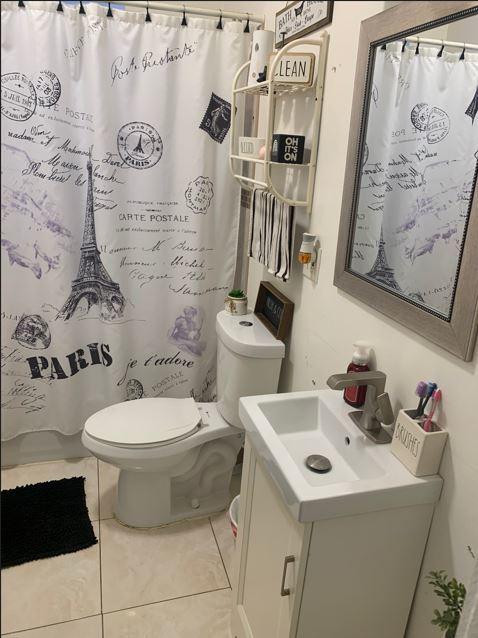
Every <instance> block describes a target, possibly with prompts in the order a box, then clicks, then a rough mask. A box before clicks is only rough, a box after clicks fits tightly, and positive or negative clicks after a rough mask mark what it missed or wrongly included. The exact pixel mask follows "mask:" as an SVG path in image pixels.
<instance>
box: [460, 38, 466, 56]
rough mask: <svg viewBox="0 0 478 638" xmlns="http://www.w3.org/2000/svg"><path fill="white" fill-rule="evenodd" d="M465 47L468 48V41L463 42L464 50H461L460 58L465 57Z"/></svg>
mask: <svg viewBox="0 0 478 638" xmlns="http://www.w3.org/2000/svg"><path fill="white" fill-rule="evenodd" d="M465 49H466V42H463V51H462V52H461V55H460V60H464V59H465Z"/></svg>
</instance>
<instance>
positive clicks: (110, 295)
mask: <svg viewBox="0 0 478 638" xmlns="http://www.w3.org/2000/svg"><path fill="white" fill-rule="evenodd" d="M91 153H92V150H91V148H90V152H89V156H88V162H87V164H86V168H87V172H88V186H87V196H86V214H85V228H84V231H83V242H82V244H81V249H80V265H79V267H78V275H77V276H76V279H73V281H72V284H71V292H70V296H69V297H68V299H67V300H66V302H65V304H64V305H63V307H62V309H61V310H60V312H59V313H58V315H57V319H64V320H65V321H67V320H68V319H70V318H71V317H72V316H73V315H74V314H75V312H76V311H77V309H78V305H79V304H80V301H81V302H82V304H86V308H85V309H84V310H85V314H87V313H88V312H89V311H90V308H91V307H92V306H95V305H96V306H98V307H99V310H100V315H101V317H102V318H103V319H106V320H112V319H117V318H118V317H121V316H122V315H123V309H124V306H125V299H124V297H123V295H122V293H121V290H120V287H119V284H117V283H115V282H114V281H113V280H112V279H111V277H110V276H109V274H108V273H107V271H106V268H105V267H104V266H103V263H102V261H101V257H100V251H99V250H98V247H97V245H96V229H95V212H94V199H93V166H92V163H91Z"/></svg>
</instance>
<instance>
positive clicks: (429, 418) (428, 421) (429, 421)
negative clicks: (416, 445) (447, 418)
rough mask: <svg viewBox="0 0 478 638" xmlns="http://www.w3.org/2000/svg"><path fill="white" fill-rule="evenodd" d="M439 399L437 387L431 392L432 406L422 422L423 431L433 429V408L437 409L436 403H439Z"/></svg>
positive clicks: (439, 391)
mask: <svg viewBox="0 0 478 638" xmlns="http://www.w3.org/2000/svg"><path fill="white" fill-rule="evenodd" d="M440 401H441V390H440V388H438V389H437V390H435V392H434V393H433V402H432V408H431V410H430V413H429V414H428V416H427V418H426V419H425V422H424V424H423V429H424V430H425V432H431V431H432V429H433V423H432V419H433V415H434V414H435V410H436V409H437V405H438V404H439V403H440Z"/></svg>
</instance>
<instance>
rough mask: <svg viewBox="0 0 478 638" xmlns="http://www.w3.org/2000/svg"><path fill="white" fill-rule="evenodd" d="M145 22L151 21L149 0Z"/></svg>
mask: <svg viewBox="0 0 478 638" xmlns="http://www.w3.org/2000/svg"><path fill="white" fill-rule="evenodd" d="M144 21H145V22H151V16H150V15H149V0H147V1H146V18H145V19H144Z"/></svg>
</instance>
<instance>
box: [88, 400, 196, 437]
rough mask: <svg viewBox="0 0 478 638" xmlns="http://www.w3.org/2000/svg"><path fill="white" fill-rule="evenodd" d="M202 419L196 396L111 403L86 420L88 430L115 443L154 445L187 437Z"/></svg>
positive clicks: (91, 433)
mask: <svg viewBox="0 0 478 638" xmlns="http://www.w3.org/2000/svg"><path fill="white" fill-rule="evenodd" d="M200 421H201V415H200V413H199V410H198V408H197V406H196V403H195V401H194V399H192V398H190V399H165V398H155V399H153V398H152V399H137V400H134V401H124V402H123V403H116V404H115V405H110V406H108V407H107V408H104V409H103V410H100V411H99V412H96V413H95V414H93V415H92V416H90V418H89V419H88V420H87V421H86V423H85V431H86V432H87V433H88V434H89V435H90V436H93V437H94V438H96V439H98V440H100V441H105V442H106V443H111V444H113V445H148V444H149V445H151V444H158V445H159V444H162V443H166V442H168V441H172V440H177V439H178V438H184V437H186V436H187V435H188V434H190V433H192V432H193V431H194V430H195V429H196V428H197V426H198V424H199V423H200Z"/></svg>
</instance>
